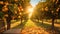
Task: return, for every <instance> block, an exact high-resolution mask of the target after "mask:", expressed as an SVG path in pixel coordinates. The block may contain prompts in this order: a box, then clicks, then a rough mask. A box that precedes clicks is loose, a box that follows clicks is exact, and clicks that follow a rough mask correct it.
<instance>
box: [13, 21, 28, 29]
mask: <svg viewBox="0 0 60 34" xmlns="http://www.w3.org/2000/svg"><path fill="white" fill-rule="evenodd" d="M27 21H28V20H25V21H24V22H22V23H21V24H19V25H17V26H16V27H14V28H13V29H16V28H18V29H23V27H24V25H25V24H26V22H27Z"/></svg>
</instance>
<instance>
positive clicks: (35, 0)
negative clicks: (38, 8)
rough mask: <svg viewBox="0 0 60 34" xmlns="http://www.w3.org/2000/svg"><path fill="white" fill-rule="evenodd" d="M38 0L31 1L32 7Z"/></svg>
mask: <svg viewBox="0 0 60 34" xmlns="http://www.w3.org/2000/svg"><path fill="white" fill-rule="evenodd" d="M39 1H40V0H31V1H30V3H31V5H32V6H35V5H36V4H37V3H38V2H39Z"/></svg>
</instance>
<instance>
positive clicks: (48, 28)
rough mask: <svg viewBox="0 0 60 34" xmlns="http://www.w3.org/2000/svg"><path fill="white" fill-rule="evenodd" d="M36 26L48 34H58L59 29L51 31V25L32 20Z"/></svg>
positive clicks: (59, 32)
mask: <svg viewBox="0 0 60 34" xmlns="http://www.w3.org/2000/svg"><path fill="white" fill-rule="evenodd" d="M32 21H33V22H34V23H35V24H36V25H37V26H39V27H41V28H44V30H45V31H47V32H49V33H50V34H60V28H59V27H54V29H52V28H51V27H52V25H50V24H46V23H43V24H42V22H38V21H35V20H32Z"/></svg>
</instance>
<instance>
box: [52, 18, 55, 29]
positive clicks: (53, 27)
mask: <svg viewBox="0 0 60 34" xmlns="http://www.w3.org/2000/svg"><path fill="white" fill-rule="evenodd" d="M54 20H55V19H54V18H53V19H52V29H54Z"/></svg>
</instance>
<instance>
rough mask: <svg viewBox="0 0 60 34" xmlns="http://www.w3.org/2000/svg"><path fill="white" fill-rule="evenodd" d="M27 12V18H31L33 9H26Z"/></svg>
mask: <svg viewBox="0 0 60 34" xmlns="http://www.w3.org/2000/svg"><path fill="white" fill-rule="evenodd" d="M28 12H29V18H30V17H31V15H32V13H33V8H31V7H30V8H28Z"/></svg>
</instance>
